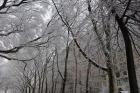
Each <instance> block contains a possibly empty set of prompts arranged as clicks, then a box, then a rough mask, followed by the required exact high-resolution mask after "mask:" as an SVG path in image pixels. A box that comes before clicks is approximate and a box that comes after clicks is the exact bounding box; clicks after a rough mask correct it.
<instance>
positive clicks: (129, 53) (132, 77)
mask: <svg viewBox="0 0 140 93" xmlns="http://www.w3.org/2000/svg"><path fill="white" fill-rule="evenodd" d="M115 19H116V21H117V23H118V26H119V28H120V30H121V32H122V35H123V39H124V43H125V50H126V58H127V69H128V77H129V85H130V93H139V90H138V84H137V78H136V71H135V65H134V57H133V50H132V44H131V40H130V37H129V31H128V29H127V27H126V26H125V24H124V22H123V19H122V18H120V17H119V16H118V15H117V14H116V15H115Z"/></svg>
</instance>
